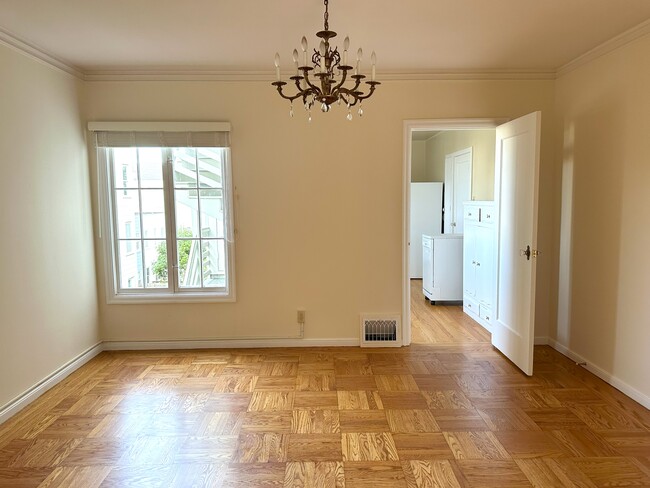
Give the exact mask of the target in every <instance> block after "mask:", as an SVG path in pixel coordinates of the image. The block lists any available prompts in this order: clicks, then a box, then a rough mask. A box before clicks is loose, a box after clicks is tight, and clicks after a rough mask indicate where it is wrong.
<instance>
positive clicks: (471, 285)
mask: <svg viewBox="0 0 650 488" xmlns="http://www.w3.org/2000/svg"><path fill="white" fill-rule="evenodd" d="M476 230H477V226H476V225H474V224H469V223H467V225H466V226H465V235H464V236H463V241H464V242H463V290H464V292H465V293H466V294H467V295H469V296H472V297H473V296H475V295H476Z"/></svg>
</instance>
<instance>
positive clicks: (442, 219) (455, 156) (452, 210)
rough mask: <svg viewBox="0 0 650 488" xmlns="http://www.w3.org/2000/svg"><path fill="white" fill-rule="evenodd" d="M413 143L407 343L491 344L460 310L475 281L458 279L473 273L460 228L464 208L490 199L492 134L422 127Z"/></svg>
mask: <svg viewBox="0 0 650 488" xmlns="http://www.w3.org/2000/svg"><path fill="white" fill-rule="evenodd" d="M410 144H411V151H410V155H411V157H410V164H411V168H410V169H411V171H410V175H411V177H410V198H409V202H408V203H409V206H410V208H409V216H410V217H409V219H410V220H409V224H410V249H409V281H410V286H409V288H410V316H411V342H412V343H414V344H469V343H489V342H490V332H489V330H488V329H487V328H486V327H485V326H484V325H481V324H480V323H479V322H478V321H477V320H474V319H473V318H472V315H471V314H468V313H465V312H464V311H463V297H464V295H467V294H470V295H471V296H475V294H476V289H475V284H476V280H472V279H465V280H464V279H463V278H464V277H465V278H467V277H468V274H469V273H475V269H474V267H475V265H472V264H469V266H468V263H466V262H465V259H464V254H466V252H464V247H466V246H465V245H464V240H465V239H464V237H465V235H464V234H465V229H464V225H463V224H464V220H465V215H464V209H465V207H466V204H467V202H478V201H481V202H483V201H487V202H490V201H492V200H493V198H494V155H495V130H494V129H493V128H476V129H462V130H444V129H443V130H441V129H438V128H436V129H433V128H432V129H431V130H426V129H424V130H418V131H413V132H412V133H411V140H410ZM470 232H471V230H470ZM470 288H471V289H470ZM470 312H471V310H470ZM475 318H479V319H480V317H478V311H477V317H475Z"/></svg>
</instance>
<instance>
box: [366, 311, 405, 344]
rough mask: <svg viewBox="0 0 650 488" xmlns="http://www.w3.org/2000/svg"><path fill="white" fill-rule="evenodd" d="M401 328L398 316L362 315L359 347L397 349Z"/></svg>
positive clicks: (400, 338) (400, 337)
mask: <svg viewBox="0 0 650 488" xmlns="http://www.w3.org/2000/svg"><path fill="white" fill-rule="evenodd" d="M401 345H402V326H401V321H400V317H399V315H362V316H361V347H399V346H401Z"/></svg>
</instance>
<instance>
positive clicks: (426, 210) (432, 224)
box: [409, 183, 442, 279]
mask: <svg viewBox="0 0 650 488" xmlns="http://www.w3.org/2000/svg"><path fill="white" fill-rule="evenodd" d="M440 234H442V183H411V235H410V241H411V247H410V250H409V277H410V278H417V279H421V278H422V236H423V235H429V236H435V235H440Z"/></svg>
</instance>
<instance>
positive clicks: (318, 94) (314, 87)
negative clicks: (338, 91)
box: [304, 70, 323, 97]
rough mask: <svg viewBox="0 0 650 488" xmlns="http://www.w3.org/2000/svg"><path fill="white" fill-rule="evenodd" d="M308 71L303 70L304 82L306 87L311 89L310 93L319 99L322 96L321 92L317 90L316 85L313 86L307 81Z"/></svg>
mask: <svg viewBox="0 0 650 488" xmlns="http://www.w3.org/2000/svg"><path fill="white" fill-rule="evenodd" d="M308 71H309V70H304V72H305V81H306V82H307V85H309V87H310V88H311V89H312V93H314V95H316V96H317V97H320V96H321V95H322V93H323V92H322V91H321V89H320V88H318V87H317V86H316V85H314V84H313V83H312V82H311V81H309V75H308Z"/></svg>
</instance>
